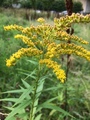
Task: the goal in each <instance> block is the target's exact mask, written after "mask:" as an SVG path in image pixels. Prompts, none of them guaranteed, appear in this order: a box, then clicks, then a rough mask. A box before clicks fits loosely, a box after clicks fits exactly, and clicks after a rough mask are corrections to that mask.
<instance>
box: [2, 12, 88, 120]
mask: <svg viewBox="0 0 90 120" xmlns="http://www.w3.org/2000/svg"><path fill="white" fill-rule="evenodd" d="M37 21H38V22H39V25H37V26H34V25H31V26H28V27H25V28H24V27H22V26H18V25H8V26H4V29H5V30H6V31H7V30H17V31H19V34H17V35H15V36H14V37H15V39H19V40H20V39H21V40H22V42H24V43H25V44H26V47H24V48H21V49H19V50H18V51H17V52H16V53H14V54H12V55H11V56H10V58H9V59H7V60H6V65H7V66H8V67H11V66H14V65H15V64H16V63H17V62H18V60H20V58H21V57H24V56H27V57H29V58H35V59H36V60H37V64H36V66H38V70H36V73H35V76H34V79H35V83H34V84H35V85H34V87H32V86H31V85H29V84H28V83H26V82H25V81H23V84H24V85H25V86H26V88H27V89H24V88H21V90H22V91H23V94H22V95H21V96H20V98H19V99H18V100H15V101H14V102H15V104H14V105H13V107H12V108H11V113H10V114H9V115H8V116H7V118H6V120H11V118H12V117H14V116H15V115H17V114H18V113H20V110H21V108H22V111H23V110H24V111H23V112H25V108H26V107H27V106H29V107H30V117H28V118H25V120H39V119H40V117H41V114H39V115H38V116H36V115H37V111H39V110H41V108H42V107H41V108H38V105H39V103H38V100H39V97H40V94H41V91H42V90H43V85H44V82H45V79H46V78H47V76H46V74H47V72H46V71H44V69H45V68H48V71H49V70H52V71H53V73H54V74H55V75H56V78H57V79H58V80H59V81H58V83H59V84H64V83H65V80H66V73H65V69H64V68H63V67H62V64H61V63H60V58H62V55H72V54H73V55H77V56H79V57H82V58H85V59H86V60H88V61H90V51H89V50H87V49H85V48H84V47H83V44H86V45H87V44H89V42H87V41H86V40H84V39H82V38H80V37H78V36H76V35H74V34H73V35H70V34H68V33H67V32H66V31H67V29H71V26H72V24H74V23H78V24H79V23H89V22H90V15H86V16H83V15H80V14H74V13H73V14H72V15H71V16H68V15H67V16H64V17H61V18H59V19H58V18H55V19H54V24H53V25H50V24H48V23H46V21H45V19H43V18H39V19H38V20H37ZM68 41H71V42H70V43H69V42H68ZM77 42H78V43H80V44H77ZM34 62H35V61H34ZM31 63H32V64H33V62H31ZM42 71H44V72H42ZM34 72H35V71H34ZM31 93H32V94H33V96H32V97H31V96H30V94H31ZM26 98H27V99H26ZM31 100H32V101H31ZM22 101H23V102H22ZM37 108H38V110H37ZM55 110H58V111H60V112H62V113H65V115H69V116H70V114H68V113H67V112H65V111H64V110H62V109H61V108H60V109H59V107H55ZM71 117H72V116H71Z"/></svg>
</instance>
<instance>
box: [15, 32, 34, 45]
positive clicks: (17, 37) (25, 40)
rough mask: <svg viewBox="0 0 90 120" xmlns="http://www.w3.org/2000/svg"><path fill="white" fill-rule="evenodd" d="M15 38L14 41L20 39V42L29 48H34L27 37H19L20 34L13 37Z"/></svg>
mask: <svg viewBox="0 0 90 120" xmlns="http://www.w3.org/2000/svg"><path fill="white" fill-rule="evenodd" d="M15 38H16V39H22V41H23V42H24V43H25V44H27V45H28V46H29V47H34V46H35V45H34V43H33V42H32V41H31V40H30V38H28V37H27V36H24V35H20V34H17V35H15Z"/></svg>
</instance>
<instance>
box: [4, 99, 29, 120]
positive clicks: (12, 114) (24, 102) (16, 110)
mask: <svg viewBox="0 0 90 120" xmlns="http://www.w3.org/2000/svg"><path fill="white" fill-rule="evenodd" d="M29 104H30V100H24V101H23V102H22V103H21V104H20V105H18V106H17V107H15V108H14V109H13V110H12V112H11V113H10V114H9V115H8V116H7V117H6V119H5V120H12V119H11V118H12V117H13V116H14V115H16V114H17V113H19V112H20V111H22V110H23V109H24V108H26V107H27V106H28V105H29Z"/></svg>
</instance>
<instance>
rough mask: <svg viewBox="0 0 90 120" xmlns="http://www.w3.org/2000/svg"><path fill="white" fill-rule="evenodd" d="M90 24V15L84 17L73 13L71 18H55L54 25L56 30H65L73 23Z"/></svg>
mask: <svg viewBox="0 0 90 120" xmlns="http://www.w3.org/2000/svg"><path fill="white" fill-rule="evenodd" d="M88 22H90V14H88V15H86V16H84V15H81V14H75V13H73V14H72V15H71V16H68V15H67V16H66V17H61V18H60V19H57V18H55V19H54V23H55V26H56V29H57V30H67V29H69V28H70V27H71V24H73V23H88Z"/></svg>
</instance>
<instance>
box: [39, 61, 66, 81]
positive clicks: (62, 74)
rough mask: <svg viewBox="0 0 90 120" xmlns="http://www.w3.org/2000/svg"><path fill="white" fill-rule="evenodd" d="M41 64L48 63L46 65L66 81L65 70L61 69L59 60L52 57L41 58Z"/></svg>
mask: <svg viewBox="0 0 90 120" xmlns="http://www.w3.org/2000/svg"><path fill="white" fill-rule="evenodd" d="M40 64H46V66H47V67H48V68H50V69H52V70H53V72H54V73H55V75H56V77H57V78H58V79H59V80H60V81H61V82H62V83H64V81H65V79H66V75H65V72H64V70H62V69H61V66H60V65H58V63H57V62H55V61H52V60H50V59H43V60H42V59H41V60H40Z"/></svg>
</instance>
